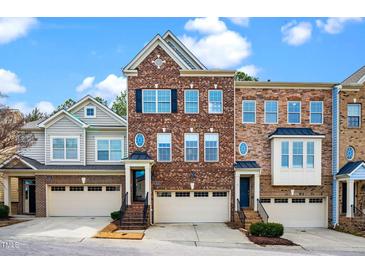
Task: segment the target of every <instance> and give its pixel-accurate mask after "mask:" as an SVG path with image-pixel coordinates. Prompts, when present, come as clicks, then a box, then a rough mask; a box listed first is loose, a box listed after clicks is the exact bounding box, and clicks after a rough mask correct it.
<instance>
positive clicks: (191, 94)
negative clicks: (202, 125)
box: [184, 89, 199, 114]
mask: <svg viewBox="0 0 365 274" xmlns="http://www.w3.org/2000/svg"><path fill="white" fill-rule="evenodd" d="M184 99H185V113H190V114H191V113H199V90H197V89H187V90H185V98H184Z"/></svg>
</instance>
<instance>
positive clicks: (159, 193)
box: [157, 191, 171, 197]
mask: <svg viewBox="0 0 365 274" xmlns="http://www.w3.org/2000/svg"><path fill="white" fill-rule="evenodd" d="M157 197H171V192H167V191H159V192H157Z"/></svg>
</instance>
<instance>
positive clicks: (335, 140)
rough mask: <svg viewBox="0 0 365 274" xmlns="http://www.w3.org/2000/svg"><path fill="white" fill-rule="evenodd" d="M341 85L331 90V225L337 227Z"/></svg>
mask: <svg viewBox="0 0 365 274" xmlns="http://www.w3.org/2000/svg"><path fill="white" fill-rule="evenodd" d="M341 89H342V86H341V85H336V86H334V87H333V88H332V225H333V227H336V225H338V203H337V201H338V186H337V180H336V174H337V172H338V169H339V147H340V145H339V142H340V134H339V132H340V130H339V127H340V113H339V109H340V100H339V97H340V96H339V94H340V91H341Z"/></svg>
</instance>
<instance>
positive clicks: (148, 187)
mask: <svg viewBox="0 0 365 274" xmlns="http://www.w3.org/2000/svg"><path fill="white" fill-rule="evenodd" d="M144 170H145V172H144V176H145V178H144V179H145V195H147V192H148V204H149V205H150V204H151V201H152V198H151V196H152V193H151V189H152V188H151V165H150V164H147V165H146V166H145V168H144Z"/></svg>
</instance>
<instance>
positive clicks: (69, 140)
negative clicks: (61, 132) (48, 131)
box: [52, 137, 79, 161]
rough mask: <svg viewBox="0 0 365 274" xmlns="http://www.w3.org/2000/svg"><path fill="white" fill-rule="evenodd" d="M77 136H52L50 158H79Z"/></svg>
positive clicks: (64, 159) (65, 159) (62, 159)
mask: <svg viewBox="0 0 365 274" xmlns="http://www.w3.org/2000/svg"><path fill="white" fill-rule="evenodd" d="M78 147H79V139H78V137H53V138H52V160H61V161H67V160H71V161H72V160H76V161H78V160H79V150H78Z"/></svg>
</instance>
